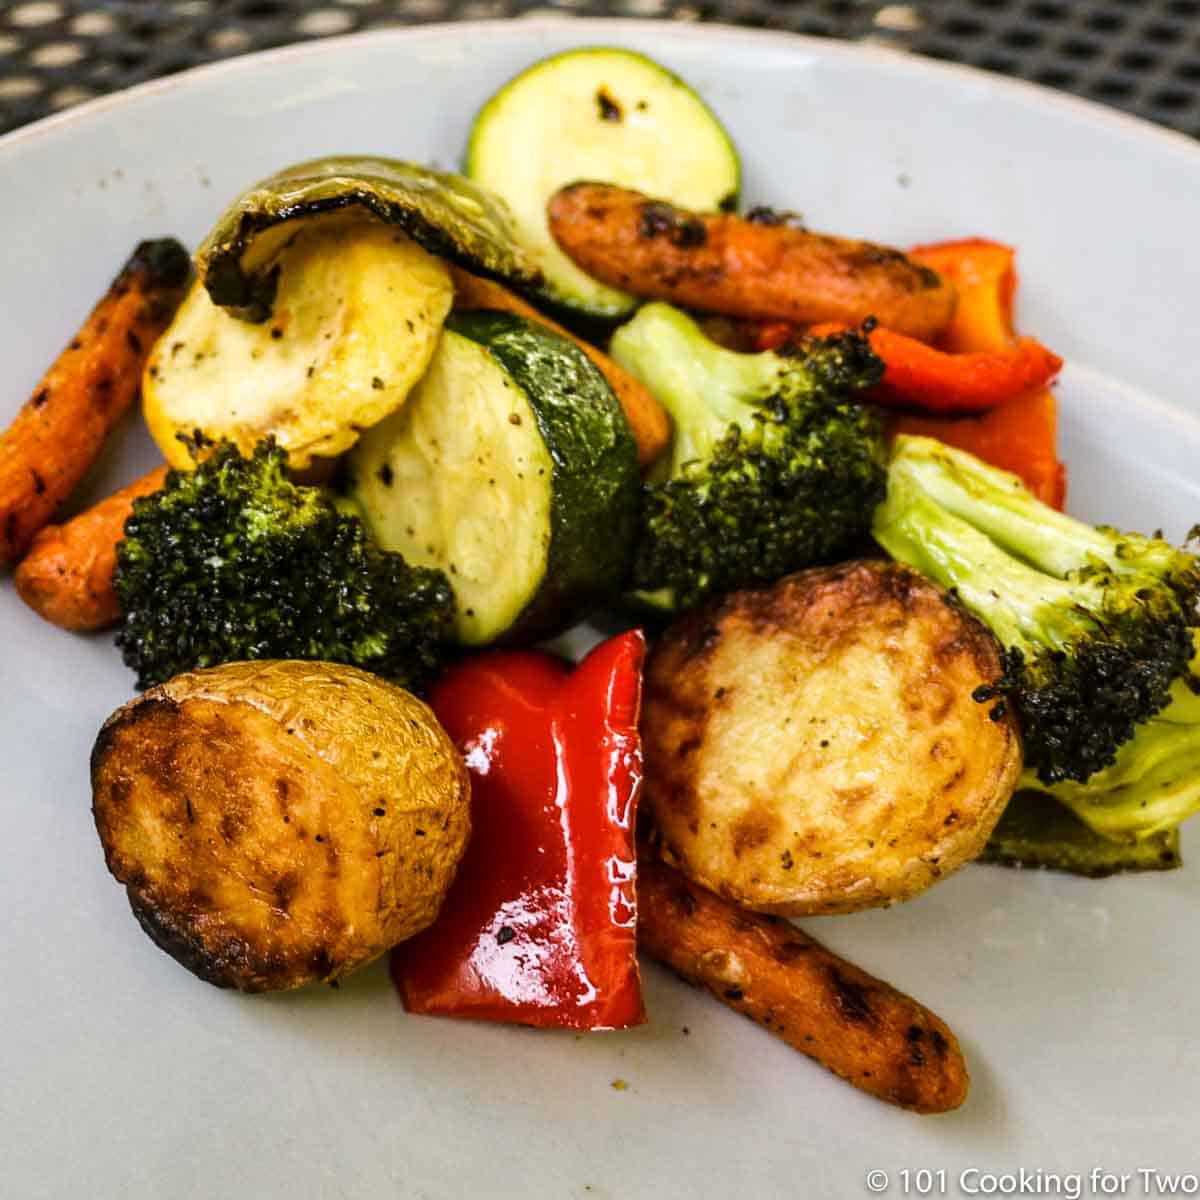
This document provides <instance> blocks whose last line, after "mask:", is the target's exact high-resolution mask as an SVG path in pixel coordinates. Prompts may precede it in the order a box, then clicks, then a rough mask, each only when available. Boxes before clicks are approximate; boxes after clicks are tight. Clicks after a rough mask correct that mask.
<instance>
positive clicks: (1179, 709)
mask: <svg viewBox="0 0 1200 1200" xmlns="http://www.w3.org/2000/svg"><path fill="white" fill-rule="evenodd" d="M1192 666H1193V670H1195V669H1196V668H1197V666H1200V663H1198V662H1197V661H1196V660H1193V664H1192ZM1022 786H1023V787H1030V788H1037V789H1038V790H1040V791H1045V792H1048V793H1049V796H1052V797H1053V798H1054V799H1055V800H1058V801H1059V802H1061V803H1062V804H1065V805H1066V806H1067V807H1068V808H1069V809H1071V811H1072V812H1073V813H1075V815H1076V816H1077V817H1078V818H1079V819H1080V820H1081V821H1082V822H1083V823H1084V824H1085V825H1087V826H1088V828H1089V829H1091V830H1093V831H1094V832H1096V833H1098V834H1102V835H1103V836H1104V837H1106V838H1112V839H1114V840H1126V841H1127V840H1129V839H1137V840H1139V841H1141V840H1143V839H1146V838H1149V837H1151V836H1152V835H1156V834H1160V833H1164V832H1166V831H1169V830H1172V829H1174V828H1175V827H1177V826H1178V825H1179V824H1181V823H1182V822H1183V821H1184V820H1185V819H1186V818H1188V817H1190V816H1191V815H1192V814H1193V813H1195V812H1197V811H1200V696H1197V695H1196V693H1195V692H1194V691H1193V690H1192V688H1191V687H1190V686H1189V685H1188V681H1183V680H1179V681H1176V683H1175V684H1174V685H1173V686H1172V688H1171V696H1170V703H1168V705H1167V707H1166V708H1164V709H1163V710H1162V712H1160V713H1158V714H1157V715H1156V716H1153V717H1151V718H1150V720H1148V721H1143V722H1142V723H1141V724H1140V725H1138V726H1137V728H1136V729H1135V730H1134V731H1133V737H1131V738H1130V739H1129V741H1127V742H1125V743H1124V744H1123V745H1122V746H1121V747H1120V749H1119V750H1118V751H1117V754H1116V758H1115V760H1114V762H1113V764H1112V765H1111V766H1109V767H1106V768H1105V769H1104V770H1103V771H1098V772H1097V773H1096V774H1095V775H1093V776H1092V777H1091V778H1090V779H1089V780H1088V781H1087V782H1086V783H1075V782H1072V781H1070V780H1067V781H1064V782H1062V783H1056V784H1052V785H1050V786H1048V787H1047V786H1045V785H1043V784H1042V783H1041V782H1040V781H1039V780H1037V779H1035V778H1033V777H1032V776H1030V775H1028V774H1027V777H1026V778H1025V779H1024V780H1023V781H1022ZM1043 799H1044V800H1045V801H1046V803H1052V801H1051V800H1050V799H1049V797H1048V796H1044V797H1043Z"/></svg>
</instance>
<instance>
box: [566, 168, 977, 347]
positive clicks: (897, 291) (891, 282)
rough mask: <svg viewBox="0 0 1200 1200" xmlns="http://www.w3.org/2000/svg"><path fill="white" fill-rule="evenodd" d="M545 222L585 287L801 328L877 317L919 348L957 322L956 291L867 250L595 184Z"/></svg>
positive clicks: (891, 253) (579, 188)
mask: <svg viewBox="0 0 1200 1200" xmlns="http://www.w3.org/2000/svg"><path fill="white" fill-rule="evenodd" d="M548 215H549V221H550V230H551V232H552V233H553V235H554V237H555V239H556V240H557V241H558V244H559V245H560V246H561V247H562V248H563V250H564V251H565V252H566V253H567V254H568V255H570V257H571V258H572V259H574V260H575V262H576V263H578V264H579V266H580V267H582V268H583V270H585V271H587V272H588V274H589V275H593V276H595V277H596V278H597V279H599V280H601V281H602V282H603V283H607V284H610V285H611V286H613V287H619V288H623V289H625V290H626V291H630V292H633V293H635V294H636V295H639V296H649V297H653V298H655V299H659V300H667V301H670V302H671V303H674V304H681V305H683V306H684V307H687V308H695V309H699V310H701V311H704V312H716V313H725V314H727V315H729V316H734V317H745V318H749V319H752V320H762V321H791V322H794V323H795V324H798V325H810V324H815V323H816V322H818V321H840V322H842V323H843V324H847V325H857V324H860V323H861V322H862V321H864V320H865V319H866V318H867V317H874V318H875V319H876V320H877V321H878V322H879V323H880V324H882V325H887V326H888V327H889V328H891V329H896V330H899V331H900V332H902V333H906V334H909V335H910V336H912V337H917V338H922V339H924V340H932V339H933V338H935V337H937V335H938V334H939V333H940V332H941V330H942V329H944V328H945V326H946V325H947V323H948V322H949V321H950V318H951V316H952V315H953V313H954V303H955V295H954V287H953V285H952V284H950V283H949V282H948V281H946V280H945V279H943V278H942V277H941V276H940V275H939V274H938V273H937V272H936V271H935V270H933V269H932V268H931V267H927V266H924V265H923V264H920V263H916V262H914V261H913V260H912V259H910V258H909V257H907V256H906V255H904V254H902V253H901V252H900V251H899V250H892V249H890V248H888V247H885V246H876V245H873V244H872V243H870V242H860V241H853V240H850V239H848V238H837V237H828V236H826V235H824V234H818V233H811V232H809V231H808V230H806V229H798V228H796V227H795V226H793V225H788V224H763V223H762V222H758V221H750V220H746V219H744V218H742V217H737V216H733V215H731V214H728V213H716V214H698V213H690V212H685V211H684V210H682V209H678V208H674V207H672V206H671V205H669V204H664V203H662V202H660V201H657V200H651V199H649V198H647V197H646V196H643V195H641V194H640V193H639V192H633V191H627V190H626V189H624V188H618V187H611V186H608V185H606V184H599V183H576V184H570V185H569V186H567V187H565V188H562V189H561V190H560V191H558V192H557V193H556V194H555V195H554V196H552V197H551V199H550V204H549V209H548Z"/></svg>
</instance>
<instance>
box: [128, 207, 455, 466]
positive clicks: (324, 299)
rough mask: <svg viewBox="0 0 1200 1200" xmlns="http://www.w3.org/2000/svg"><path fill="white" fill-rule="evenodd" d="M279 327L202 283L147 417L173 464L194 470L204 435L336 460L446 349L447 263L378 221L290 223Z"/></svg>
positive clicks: (159, 361) (152, 366) (153, 383)
mask: <svg viewBox="0 0 1200 1200" xmlns="http://www.w3.org/2000/svg"><path fill="white" fill-rule="evenodd" d="M287 228H288V229H289V230H290V234H289V239H288V244H287V246H286V247H285V248H284V249H282V250H281V251H280V252H279V253H278V255H277V257H276V262H275V271H276V275H273V276H272V278H273V279H276V280H277V283H278V294H277V295H276V296H275V311H274V316H273V318H272V320H271V321H270V322H269V323H266V324H259V325H254V324H250V323H248V322H246V321H242V320H239V319H237V318H236V317H234V316H231V315H230V314H229V313H228V312H226V311H224V310H223V309H221V308H218V307H217V306H216V305H214V304H213V302H212V301H211V300H210V299H209V296H208V293H207V292H206V291H205V290H204V288H203V287H201V286H200V285H199V284H197V285H196V287H195V288H194V289H193V290H192V293H191V295H190V296H189V297H188V299H187V301H186V302H185V303H184V305H183V307H182V308H181V309H180V310H179V314H178V316H176V318H175V320H174V321H173V322H172V324H171V327H170V328H169V329H168V330H167V331H166V333H165V334H164V335H163V337H162V338H161V340H160V341H159V343H158V345H157V347H156V348H155V351H154V354H153V355H152V357H151V359H150V362H149V365H148V366H147V369H146V377H145V380H144V382H143V385H142V391H143V394H144V397H145V414H146V424H147V425H148V426H149V427H150V432H151V434H152V435H153V436H154V439H155V441H156V442H157V443H158V446H159V448H160V449H161V450H162V452H163V455H164V456H165V457H166V459H167V461H168V462H169V463H170V464H171V465H172V466H175V467H180V468H184V469H186V468H187V467H190V466H191V465H192V460H191V454H190V451H189V448H188V445H187V443H186V442H185V441H182V440H181V435H182V436H184V437H187V436H189V435H192V434H193V433H195V432H196V431H197V430H198V431H199V432H200V433H201V434H203V435H204V436H205V437H207V438H209V439H210V440H213V441H219V440H228V441H232V442H235V443H236V444H237V445H238V447H239V448H240V449H241V451H242V453H243V454H250V453H252V452H253V450H254V447H255V446H256V445H257V444H258V443H259V442H260V441H261V440H262V439H263V438H265V437H274V438H275V439H276V441H277V442H278V443H279V445H280V446H282V447H283V448H284V449H285V450H286V451H287V452H288V455H289V459H290V461H291V464H292V465H293V466H294V467H297V468H303V467H306V466H308V465H309V464H310V463H311V462H312V460H313V458H314V457H333V456H334V455H337V454H340V453H342V452H343V451H344V450H347V449H349V448H350V446H352V445H353V444H354V442H355V441H357V440H358V435H359V433H360V432H361V431H362V430H363V429H366V428H367V427H369V426H371V425H374V424H375V423H376V422H377V421H381V420H382V419H383V418H384V417H386V416H387V415H388V414H389V413H391V412H394V411H395V410H396V409H397V408H399V407H400V405H401V404H403V403H404V399H405V397H406V396H407V395H408V393H409V391H410V389H411V388H412V387H413V385H414V384H415V383H416V382H417V380H418V379H420V377H421V375H422V374H423V373H424V371H425V368H426V367H427V366H428V364H429V360H430V358H431V357H432V355H433V350H434V347H435V346H436V345H437V339H438V334H439V333H440V332H441V328H442V322H443V321H444V320H445V317H446V314H447V313H448V312H449V311H450V303H451V300H452V299H453V295H454V292H453V287H452V285H451V282H450V274H449V271H448V270H447V269H446V265H445V264H444V263H443V262H441V261H440V260H439V259H437V258H434V257H433V256H432V255H430V254H429V253H428V252H427V251H425V250H422V249H421V247H420V246H418V245H417V244H416V242H414V241H412V240H411V239H410V238H408V237H406V236H405V235H404V234H402V233H399V232H397V231H396V230H395V229H392V228H389V227H387V226H386V225H382V224H379V223H376V222H369V221H362V220H359V221H353V222H348V221H346V220H344V219H343V220H340V221H335V222H333V223H330V222H328V221H326V222H308V223H299V224H297V225H295V226H288V227H287Z"/></svg>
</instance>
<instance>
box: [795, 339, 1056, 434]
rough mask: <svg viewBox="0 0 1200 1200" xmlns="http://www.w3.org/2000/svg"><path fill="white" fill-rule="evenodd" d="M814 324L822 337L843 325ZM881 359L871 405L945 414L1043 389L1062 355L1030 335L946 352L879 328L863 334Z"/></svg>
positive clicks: (972, 410)
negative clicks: (991, 346)
mask: <svg viewBox="0 0 1200 1200" xmlns="http://www.w3.org/2000/svg"><path fill="white" fill-rule="evenodd" d="M844 328H845V326H842V325H816V326H814V327H813V328H812V329H810V330H809V333H810V334H812V335H814V336H816V337H821V336H824V335H826V334H829V333H837V332H838V331H839V330H841V329H844ZM867 340H868V341H869V342H870V343H871V349H872V350H874V351H875V353H876V354H878V355H879V357H880V358H881V359H883V381H882V382H881V383H879V384H878V385H877V386H876V387H874V388H872V389H871V392H870V399H871V401H872V403H874V404H879V405H882V406H884V407H885V408H919V409H921V410H922V411H923V412H928V413H936V414H938V415H940V416H950V415H955V414H959V415H961V414H964V413H979V412H986V411H988V410H989V409H992V408H996V407H997V406H999V405H1001V404H1004V403H1006V402H1007V401H1009V400H1015V399H1016V398H1017V397H1018V396H1027V395H1028V394H1029V393H1030V392H1035V391H1038V390H1040V389H1041V388H1044V387H1045V386H1046V384H1048V383H1049V382H1050V381H1051V380H1052V379H1053V378H1054V377H1055V375H1057V374H1058V372H1059V370H1060V369H1061V368H1062V359H1061V358H1059V357H1058V355H1057V354H1053V353H1051V352H1050V351H1049V350H1047V349H1046V347H1045V346H1043V345H1042V344H1041V343H1040V342H1038V341H1035V340H1034V339H1033V338H1019V339H1017V340H1016V341H1015V342H1013V344H1012V345H1010V346H1005V347H1004V348H1002V349H999V350H981V351H977V352H972V353H969V354H950V353H948V352H947V351H945V350H939V349H937V348H936V347H935V346H927V345H926V344H925V343H924V342H919V341H917V339H916V338H911V337H908V336H906V335H905V334H903V333H896V332H895V330H892V329H884V328H882V327H881V326H879V327H876V328H875V329H872V330H871V331H870V333H868V334H867Z"/></svg>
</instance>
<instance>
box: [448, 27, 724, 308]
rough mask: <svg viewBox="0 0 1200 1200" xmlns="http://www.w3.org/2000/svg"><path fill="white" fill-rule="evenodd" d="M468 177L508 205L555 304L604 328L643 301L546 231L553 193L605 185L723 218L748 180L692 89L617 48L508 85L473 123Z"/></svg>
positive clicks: (532, 71)
mask: <svg viewBox="0 0 1200 1200" xmlns="http://www.w3.org/2000/svg"><path fill="white" fill-rule="evenodd" d="M515 146H520V147H521V153H520V154H514V153H513V147H515ZM466 170H467V174H468V175H469V176H470V177H471V178H472V179H474V180H475V181H476V182H477V183H480V184H482V185H483V186H484V187H487V188H490V189H491V190H492V191H493V192H495V193H496V194H497V195H500V196H503V197H504V199H505V200H507V201H508V203H509V206H510V207H511V209H512V212H513V214H514V217H515V218H516V222H517V228H518V230H519V233H520V236H521V238H522V240H523V241H524V242H525V244H526V245H527V246H529V248H530V251H531V253H532V254H533V256H534V257H535V259H536V261H537V262H538V264H539V265H540V266H541V268H542V270H543V272H544V273H545V277H546V285H547V286H546V290H547V293H548V294H549V296H550V298H551V299H553V300H555V301H557V302H558V303H559V304H562V305H565V306H567V307H569V308H573V309H576V310H579V311H581V312H584V313H588V314H590V315H592V316H600V317H620V316H624V315H625V314H627V313H629V312H631V311H632V310H633V308H634V306H635V304H636V300H635V299H634V297H633V296H630V295H628V294H627V293H623V292H619V291H616V290H614V289H613V288H611V287H605V286H604V284H602V283H600V282H597V280H596V279H593V278H590V277H589V276H588V275H587V274H585V273H584V272H583V271H581V270H580V269H579V267H577V266H576V265H575V264H574V263H573V262H572V261H571V260H570V259H569V258H568V257H567V256H566V255H565V254H563V252H562V251H561V250H560V249H559V248H558V246H557V245H556V244H555V242H554V239H553V238H552V237H551V236H550V231H549V229H548V228H547V225H546V201H547V200H548V199H549V198H550V196H551V195H552V194H553V192H554V190H555V189H556V188H558V187H561V186H562V185H563V184H566V183H573V182H575V181H576V180H578V179H596V180H602V181H604V182H607V183H616V184H621V185H623V186H626V187H633V188H638V189H639V190H641V191H643V192H648V193H649V194H650V195H653V196H661V197H663V198H664V199H666V200H670V201H673V202H675V203H677V204H682V205H685V206H687V207H688V208H696V209H700V210H715V209H717V208H721V207H726V206H732V205H734V204H736V202H737V195H738V187H739V184H740V175H741V170H740V167H739V165H738V158H737V152H736V151H735V150H734V147H733V143H732V142H731V141H730V139H729V135H728V134H727V133H726V132H725V130H724V129H723V128H722V127H721V124H720V122H719V121H718V120H717V118H716V117H715V116H714V115H713V112H712V110H711V109H709V108H708V106H707V105H706V104H705V103H704V102H703V101H702V100H701V99H700V97H699V96H697V95H696V93H695V92H693V91H692V90H691V88H689V87H688V86H687V84H685V83H684V82H683V81H682V80H681V79H678V78H677V77H676V76H674V75H672V74H671V73H670V72H669V71H667V70H666V69H665V68H663V67H661V66H660V65H659V64H658V63H656V62H652V61H651V60H650V59H648V58H645V57H644V56H643V55H641V54H635V53H634V52H633V51H631V50H618V49H614V48H611V47H591V48H588V49H583V50H569V51H567V52H566V53H565V54H556V55H554V56H553V57H551V58H547V59H545V60H544V61H542V62H539V63H536V64H535V65H534V66H532V67H529V68H528V69H527V70H525V71H523V72H522V73H521V74H520V75H518V76H517V77H516V78H515V79H513V80H511V81H510V82H508V83H506V84H505V85H504V87H502V88H501V89H500V90H499V91H498V92H497V93H496V94H495V95H494V96H493V97H492V98H491V99H490V100H489V101H488V102H487V104H485V105H484V107H483V108H482V109H481V110H480V112H479V115H478V116H477V117H476V118H475V124H474V126H473V127H472V129H471V135H470V141H469V143H468V145H467V155H466Z"/></svg>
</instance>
